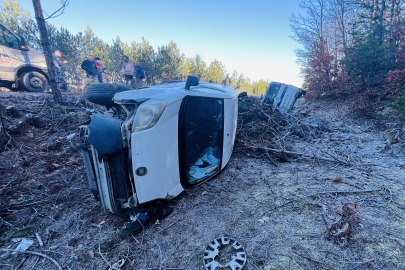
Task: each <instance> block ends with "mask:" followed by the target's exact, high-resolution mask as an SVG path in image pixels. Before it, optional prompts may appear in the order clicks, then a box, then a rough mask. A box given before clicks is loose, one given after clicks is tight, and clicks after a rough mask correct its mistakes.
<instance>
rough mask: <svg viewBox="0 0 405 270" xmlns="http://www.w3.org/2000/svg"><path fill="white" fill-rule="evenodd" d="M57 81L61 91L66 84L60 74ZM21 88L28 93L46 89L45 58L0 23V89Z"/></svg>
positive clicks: (46, 72) (47, 77) (47, 84)
mask: <svg viewBox="0 0 405 270" xmlns="http://www.w3.org/2000/svg"><path fill="white" fill-rule="evenodd" d="M56 72H57V81H58V83H59V84H60V85H61V88H62V89H63V90H66V82H65V79H64V76H63V74H62V73H61V72H58V68H57V67H56ZM1 86H3V87H7V88H10V89H13V88H18V87H21V88H22V89H23V90H26V91H29V92H43V91H45V90H47V89H48V86H49V76H48V68H47V65H46V60H45V56H44V55H43V54H42V53H40V52H38V51H36V50H34V49H33V48H30V47H29V46H27V42H26V40H25V39H24V37H19V36H18V35H17V34H16V33H14V32H13V31H12V30H11V29H10V28H8V27H7V26H6V25H5V24H4V23H3V22H2V21H0V87H1Z"/></svg>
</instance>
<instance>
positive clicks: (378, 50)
mask: <svg viewBox="0 0 405 270" xmlns="http://www.w3.org/2000/svg"><path fill="white" fill-rule="evenodd" d="M300 7H301V8H302V9H303V10H304V11H305V12H304V14H293V15H292V16H291V17H290V22H291V27H292V31H293V38H294V39H295V40H296V41H298V42H299V43H300V44H301V48H300V49H297V50H296V54H297V56H298V59H299V60H298V61H299V64H300V65H301V72H302V74H303V76H304V88H306V89H308V90H310V91H311V94H310V95H312V96H316V97H319V96H329V97H348V98H350V99H352V100H356V101H357V105H358V106H359V107H364V108H365V109H367V110H368V112H369V113H372V112H373V108H375V106H373V105H375V104H381V102H378V101H383V102H384V101H385V104H390V106H392V107H394V108H396V109H398V110H400V111H402V113H404V114H405V20H404V19H405V16H404V10H405V1H404V0H301V1H300Z"/></svg>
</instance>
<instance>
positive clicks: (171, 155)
mask: <svg viewBox="0 0 405 270" xmlns="http://www.w3.org/2000/svg"><path fill="white" fill-rule="evenodd" d="M87 99H88V100H89V101H92V102H94V103H97V104H100V105H104V106H106V107H107V109H109V110H108V111H107V112H106V113H104V114H93V115H91V120H90V123H89V124H88V125H84V126H81V127H80V148H81V153H82V157H83V160H84V164H85V167H86V172H87V176H88V180H89V184H90V189H91V191H92V193H93V194H94V196H95V199H96V200H99V201H101V204H102V206H103V208H104V209H105V210H106V211H109V212H111V213H116V212H122V211H125V212H126V213H127V214H128V215H129V216H130V218H131V220H132V221H131V222H129V223H128V224H126V226H125V229H124V231H136V230H138V229H140V228H142V226H144V225H146V224H147V223H148V222H149V221H150V220H152V219H156V218H158V219H161V218H163V217H164V216H166V215H168V214H169V213H170V212H171V211H172V210H171V209H170V208H168V207H166V202H167V201H168V200H170V199H173V198H175V197H176V196H178V195H179V194H180V193H181V192H182V191H183V190H186V189H190V188H192V187H193V186H196V185H198V184H200V183H202V182H204V181H207V180H209V179H211V178H212V177H214V176H215V175H217V174H218V173H219V172H220V171H221V170H222V169H223V168H224V167H225V166H226V164H227V163H228V161H229V159H230V157H231V153H232V149H233V145H234V140H235V133H236V125H237V115H238V96H237V92H236V90H235V89H233V88H231V87H228V86H225V85H220V84H214V83H206V82H200V81H199V78H198V77H193V76H189V77H188V79H187V81H186V82H184V81H172V82H169V83H165V84H160V85H153V86H151V87H147V88H142V89H138V90H134V89H132V88H129V87H125V86H121V85H114V84H105V83H104V84H92V85H89V86H88V89H87Z"/></svg>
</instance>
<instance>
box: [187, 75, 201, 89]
mask: <svg viewBox="0 0 405 270" xmlns="http://www.w3.org/2000/svg"><path fill="white" fill-rule="evenodd" d="M199 84H200V78H198V77H196V76H188V78H187V81H186V86H185V87H184V89H186V90H190V86H197V85H199Z"/></svg>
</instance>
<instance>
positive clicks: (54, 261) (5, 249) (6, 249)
mask: <svg viewBox="0 0 405 270" xmlns="http://www.w3.org/2000/svg"><path fill="white" fill-rule="evenodd" d="M0 251H6V252H8V251H12V252H19V253H23V254H31V255H37V256H41V257H44V258H46V259H48V260H51V261H52V262H53V263H54V264H55V265H56V266H57V267H58V269H59V270H62V267H61V266H60V265H59V263H58V262H57V261H56V260H55V259H53V258H51V257H49V256H48V255H45V254H42V253H39V252H35V251H28V250H14V249H8V248H2V249H0Z"/></svg>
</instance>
